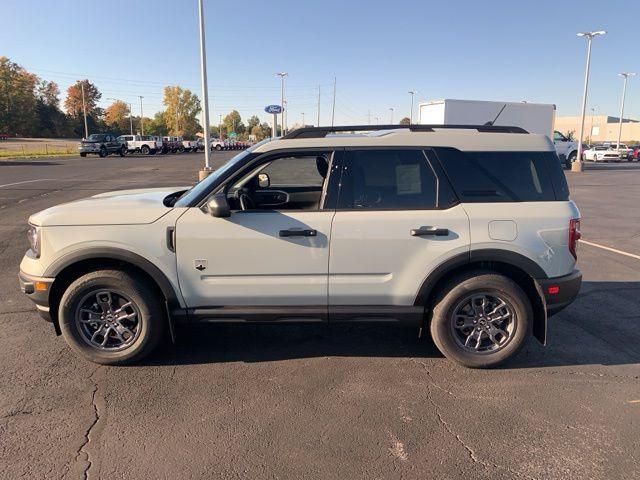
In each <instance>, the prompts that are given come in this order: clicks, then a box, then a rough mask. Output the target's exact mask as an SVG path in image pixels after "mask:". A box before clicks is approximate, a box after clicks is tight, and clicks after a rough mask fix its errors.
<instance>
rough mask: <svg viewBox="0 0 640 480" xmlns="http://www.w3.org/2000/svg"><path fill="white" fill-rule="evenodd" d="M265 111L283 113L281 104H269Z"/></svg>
mask: <svg viewBox="0 0 640 480" xmlns="http://www.w3.org/2000/svg"><path fill="white" fill-rule="evenodd" d="M264 111H265V112H267V113H274V114H278V113H282V107H281V106H280V105H268V106H266V107H264Z"/></svg>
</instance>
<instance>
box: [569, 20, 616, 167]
mask: <svg viewBox="0 0 640 480" xmlns="http://www.w3.org/2000/svg"><path fill="white" fill-rule="evenodd" d="M605 33H607V32H605V31H604V30H598V31H595V32H581V33H578V36H579V37H585V38H586V39H587V66H586V68H585V72H584V90H583V92H582V113H581V117H580V137H579V138H578V157H577V158H576V160H575V162H573V163H572V164H571V171H573V172H581V171H582V140H583V138H584V116H585V113H586V110H587V91H588V89H589V67H590V65H591V42H592V40H593V37H597V36H598V35H604V34H605Z"/></svg>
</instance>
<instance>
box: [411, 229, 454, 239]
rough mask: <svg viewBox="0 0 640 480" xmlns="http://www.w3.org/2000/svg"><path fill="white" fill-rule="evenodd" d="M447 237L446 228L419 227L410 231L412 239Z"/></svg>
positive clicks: (447, 231)
mask: <svg viewBox="0 0 640 480" xmlns="http://www.w3.org/2000/svg"><path fill="white" fill-rule="evenodd" d="M447 235H449V229H448V228H435V227H420V228H413V229H411V236H412V237H446V236H447Z"/></svg>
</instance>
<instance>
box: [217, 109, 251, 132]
mask: <svg viewBox="0 0 640 480" xmlns="http://www.w3.org/2000/svg"><path fill="white" fill-rule="evenodd" d="M222 124H223V126H224V127H225V128H226V131H227V133H231V132H236V133H244V132H245V131H246V127H245V126H244V123H242V118H241V117H240V114H239V113H238V111H237V110H232V111H231V112H230V113H229V114H228V115H227V116H226V117H224V119H223V120H222Z"/></svg>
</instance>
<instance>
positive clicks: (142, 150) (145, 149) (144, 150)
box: [140, 145, 151, 155]
mask: <svg viewBox="0 0 640 480" xmlns="http://www.w3.org/2000/svg"><path fill="white" fill-rule="evenodd" d="M150 151H151V150H149V146H148V145H142V147H141V148H140V153H142V155H149V152H150Z"/></svg>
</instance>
